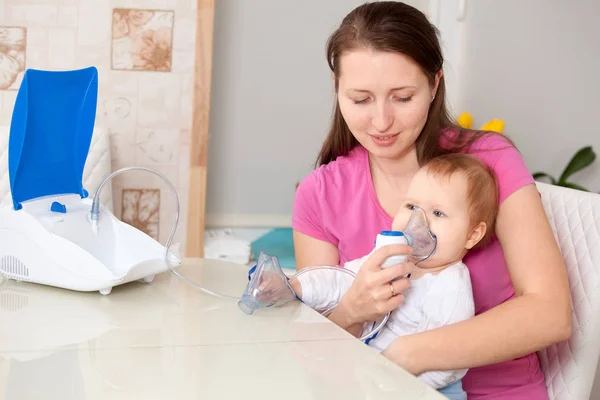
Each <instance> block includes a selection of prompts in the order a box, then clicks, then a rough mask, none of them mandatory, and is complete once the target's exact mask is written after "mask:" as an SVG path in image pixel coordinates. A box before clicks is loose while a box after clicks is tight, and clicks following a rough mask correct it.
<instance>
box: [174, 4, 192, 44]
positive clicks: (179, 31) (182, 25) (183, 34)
mask: <svg viewBox="0 0 600 400" xmlns="http://www.w3.org/2000/svg"><path fill="white" fill-rule="evenodd" d="M195 39H196V16H195V15H194V13H189V12H188V13H184V12H179V13H177V15H176V16H175V26H174V27H173V50H174V51H176V50H185V51H189V52H191V53H192V54H193V52H194V42H195Z"/></svg>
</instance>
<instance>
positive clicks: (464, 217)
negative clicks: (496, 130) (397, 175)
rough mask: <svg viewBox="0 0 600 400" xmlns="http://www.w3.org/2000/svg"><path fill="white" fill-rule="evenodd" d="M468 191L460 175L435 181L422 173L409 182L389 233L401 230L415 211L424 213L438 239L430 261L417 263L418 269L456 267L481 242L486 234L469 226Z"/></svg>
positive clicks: (435, 179) (464, 178)
mask: <svg viewBox="0 0 600 400" xmlns="http://www.w3.org/2000/svg"><path fill="white" fill-rule="evenodd" d="M467 189H468V185H467V179H466V177H465V176H464V175H463V174H462V173H455V174H453V175H452V176H451V177H437V176H434V175H433V174H430V173H428V172H427V170H426V169H421V170H419V171H418V172H417V174H416V175H415V177H414V178H413V179H412V181H411V183H410V185H409V187H408V191H407V192H406V196H405V201H404V202H403V203H402V204H401V206H400V209H399V210H398V213H397V214H396V217H395V218H394V222H393V224H392V229H394V230H400V231H401V230H404V229H405V227H406V224H407V223H408V221H409V220H410V217H411V215H412V214H413V210H414V209H415V207H420V208H421V209H422V210H423V211H424V213H425V215H426V217H427V222H428V223H429V229H430V230H431V232H432V233H433V234H434V235H435V236H436V237H437V247H436V249H435V252H434V253H433V255H431V257H429V258H428V259H426V260H424V261H423V262H421V263H419V266H420V267H424V268H427V267H439V266H443V265H449V264H452V263H455V262H457V261H459V260H460V259H462V257H463V256H464V255H465V253H466V251H467V250H469V249H470V248H472V247H473V246H474V245H475V244H476V243H477V242H478V241H479V240H481V237H482V236H483V234H484V233H485V230H482V228H481V227H479V228H477V229H473V227H472V226H471V220H470V216H469V202H468V199H467Z"/></svg>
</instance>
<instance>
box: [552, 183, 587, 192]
mask: <svg viewBox="0 0 600 400" xmlns="http://www.w3.org/2000/svg"><path fill="white" fill-rule="evenodd" d="M559 186H563V187H567V188H570V189H575V190H582V191H584V192H589V190H587V189H586V188H584V187H583V186H579V185H577V184H576V183H570V182H563V183H560V184H559Z"/></svg>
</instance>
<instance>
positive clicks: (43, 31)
mask: <svg viewBox="0 0 600 400" xmlns="http://www.w3.org/2000/svg"><path fill="white" fill-rule="evenodd" d="M48 35H49V33H48V28H47V27H43V26H29V27H27V46H48ZM28 55H29V54H28Z"/></svg>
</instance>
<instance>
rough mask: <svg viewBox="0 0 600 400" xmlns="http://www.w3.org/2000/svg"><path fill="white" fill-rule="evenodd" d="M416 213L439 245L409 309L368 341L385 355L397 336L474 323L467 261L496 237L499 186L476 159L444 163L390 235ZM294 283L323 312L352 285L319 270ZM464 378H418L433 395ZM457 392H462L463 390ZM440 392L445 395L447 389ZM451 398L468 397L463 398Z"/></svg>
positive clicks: (448, 158) (418, 273) (411, 197)
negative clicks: (468, 321)
mask: <svg viewBox="0 0 600 400" xmlns="http://www.w3.org/2000/svg"><path fill="white" fill-rule="evenodd" d="M417 208H420V209H421V210H422V211H423V212H424V213H425V215H426V218H427V222H428V224H429V229H430V230H431V232H432V233H433V235H435V237H436V238H437V246H436V248H435V251H434V252H433V254H432V255H431V256H429V257H428V258H426V259H425V260H423V261H420V262H419V261H415V262H416V263H417V265H416V266H415V268H414V270H413V271H412V272H411V274H410V288H409V289H407V290H406V291H404V293H403V294H404V296H405V300H404V302H403V303H402V305H401V306H400V307H398V308H397V309H396V310H394V311H393V312H392V314H391V316H390V319H389V320H388V322H387V324H386V325H385V326H384V327H383V329H382V330H381V331H380V332H379V333H378V334H377V335H376V336H375V337H374V338H371V339H370V340H368V341H367V343H368V345H369V346H371V347H373V348H375V349H376V350H377V351H379V352H381V351H383V350H384V349H385V348H386V347H387V346H389V345H390V343H391V342H392V341H393V340H394V339H395V338H397V337H399V336H403V335H409V334H413V333H417V332H423V331H426V330H429V329H435V328H438V327H441V326H444V325H449V324H453V323H456V322H459V321H462V320H465V319H468V318H471V317H473V316H474V304H473V293H472V289H471V280H470V276H469V270H468V269H467V267H466V265H465V264H464V263H463V262H462V258H463V257H464V256H465V254H466V253H467V251H469V250H470V249H473V248H477V247H480V246H484V245H485V244H486V243H487V242H488V241H489V239H490V238H491V236H492V234H493V232H494V223H495V219H496V214H497V211H498V194H497V187H496V180H495V178H494V175H493V174H492V172H491V171H490V170H489V169H488V168H487V167H486V166H485V165H484V164H483V163H482V162H481V161H480V160H479V159H477V158H475V157H473V156H470V155H466V154H451V155H445V156H440V157H438V158H435V159H433V160H432V161H430V162H429V163H427V164H426V165H424V166H423V167H422V168H421V169H420V170H419V171H418V172H417V174H416V175H415V177H414V178H413V179H412V181H411V183H410V185H409V188H408V190H407V193H406V198H405V200H404V202H403V203H402V206H401V207H400V210H399V211H398V213H397V215H396V216H395V218H394V220H393V223H392V229H393V230H400V231H402V230H403V229H404V227H405V226H406V225H407V223H408V221H409V219H410V217H411V215H412V213H413V211H414V210H415V209H417ZM369 255H370V254H369ZM369 255H366V256H364V257H362V258H360V259H357V260H352V261H349V262H347V263H346V264H345V265H344V268H347V269H349V270H352V271H353V272H357V271H358V270H359V269H360V268H361V266H362V264H363V263H364V262H365V261H366V259H367V258H368V257H369ZM290 284H291V286H292V288H293V289H294V291H295V292H296V294H297V295H298V297H300V298H301V299H302V301H303V302H304V303H305V304H307V305H308V306H310V307H312V308H314V309H316V310H320V311H322V310H326V309H328V308H330V307H332V306H335V305H336V304H337V303H338V302H339V300H340V299H341V298H342V296H343V295H344V294H345V292H346V291H347V290H348V288H349V287H350V285H351V284H352V279H351V278H348V276H347V275H346V274H342V273H339V272H336V271H331V270H315V271H310V272H309V273H306V274H302V275H300V276H298V277H297V278H296V279H293V280H292V281H291V282H290ZM393 294H394V293H393V292H391V293H390V296H392V295H393ZM368 325H369V326H368V327H365V331H364V333H367V332H368V331H370V330H371V328H372V324H368ZM466 372H467V371H466V370H460V371H429V372H425V373H423V374H421V375H420V376H419V379H421V380H422V381H423V382H424V383H426V384H427V385H429V386H431V387H433V388H435V389H441V388H446V387H448V388H450V386H449V385H451V384H453V383H456V384H457V385H460V382H459V380H460V379H462V377H463V376H464V375H465V374H466ZM457 385H451V386H457ZM458 389H459V392H462V388H461V387H459V388H458ZM440 391H441V392H442V393H444V390H443V389H441V390H440ZM448 397H451V398H466V396H465V395H464V392H462V395H461V394H459V395H458V396H450V395H448Z"/></svg>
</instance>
